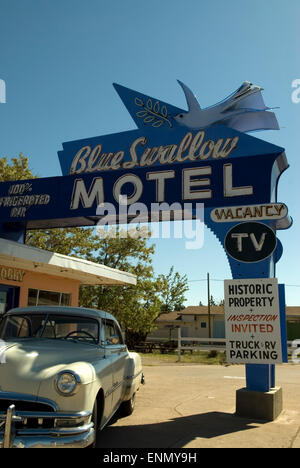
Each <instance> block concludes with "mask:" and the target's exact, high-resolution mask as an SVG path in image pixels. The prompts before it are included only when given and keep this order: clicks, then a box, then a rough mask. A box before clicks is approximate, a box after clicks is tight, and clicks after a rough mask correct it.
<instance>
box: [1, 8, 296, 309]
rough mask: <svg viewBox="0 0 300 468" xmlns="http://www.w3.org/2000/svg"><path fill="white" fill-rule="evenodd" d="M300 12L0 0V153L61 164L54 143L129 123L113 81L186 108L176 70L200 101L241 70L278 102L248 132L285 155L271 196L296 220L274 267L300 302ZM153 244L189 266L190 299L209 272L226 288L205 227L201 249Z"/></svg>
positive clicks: (224, 89)
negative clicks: (260, 128) (272, 121)
mask: <svg viewBox="0 0 300 468" xmlns="http://www.w3.org/2000/svg"><path fill="white" fill-rule="evenodd" d="M299 20H300V3H299V0H289V1H288V2H284V1H283V0H263V1H261V0H260V1H257V0H252V1H251V2H244V1H243V2H242V1H240V0H227V1H224V0H210V1H209V2H208V1H203V0H185V1H184V2H183V1H182V0H152V1H151V2H148V1H146V0H126V1H125V0H109V1H108V0H107V1H106V0H88V1H87V2H82V1H81V0H0V79H3V80H5V83H6V88H7V96H6V101H7V102H6V104H0V156H7V157H9V158H10V157H13V156H15V155H17V154H19V153H20V152H23V153H24V154H25V155H26V156H28V157H29V158H30V165H31V169H32V171H33V172H34V173H37V174H38V175H39V176H41V177H47V176H55V175H60V174H61V170H60V165H59V161H58V157H57V151H59V150H61V149H62V148H61V144H62V142H65V141H70V140H77V139H80V138H86V137H92V136H96V135H105V134H109V133H114V132H120V131H125V130H130V129H134V128H135V126H134V123H133V121H132V119H131V117H130V116H129V114H128V112H127V111H126V109H125V107H124V106H123V104H122V102H121V100H120V98H119V96H118V95H117V93H116V91H115V90H114V88H113V86H112V83H113V82H117V83H120V84H122V85H124V86H128V87H129V88H132V89H136V90H137V91H140V92H142V93H145V94H147V95H150V96H153V97H157V98H159V99H161V100H163V101H165V102H168V103H170V104H173V105H175V106H178V107H182V108H186V103H185V98H184V95H183V93H182V90H181V88H180V87H179V85H178V83H177V81H176V80H177V79H180V80H181V81H183V82H184V83H186V84H187V85H188V86H189V87H190V88H191V89H192V90H193V91H194V92H195V94H196V95H197V97H198V99H199V102H200V104H201V106H202V107H206V106H209V105H211V104H214V103H216V102H218V101H220V100H221V99H223V98H224V97H226V96H227V95H228V94H230V93H231V92H232V91H234V90H235V89H236V88H238V86H240V84H241V83H242V82H243V81H244V80H249V81H251V82H253V83H254V84H257V85H260V86H262V87H263V88H264V93H263V94H264V99H265V102H266V104H267V105H268V106H270V107H272V106H279V109H278V110H276V115H277V118H278V121H279V124H280V127H281V130H280V131H269V132H261V133H257V134H254V136H256V137H259V138H262V139H265V140H267V141H270V142H272V143H275V144H277V145H279V146H283V147H284V148H285V149H286V154H287V158H288V161H289V163H290V168H289V169H288V170H287V171H286V172H285V173H284V174H283V175H282V177H281V180H280V183H279V192H278V194H279V196H278V200H279V201H281V202H284V203H286V204H287V206H288V207H289V212H290V214H291V216H292V217H293V219H294V225H293V226H292V228H291V229H289V230H287V231H280V232H278V237H279V238H280V239H281V241H282V243H283V247H284V253H283V257H282V259H281V260H280V262H279V263H278V264H277V277H278V278H279V281H280V282H283V283H285V284H286V285H289V286H287V288H286V295H287V304H288V305H300V298H299V293H300V275H299V267H298V262H299V253H298V242H299V237H300V236H299V234H300V232H299V226H298V220H299V199H300V196H299V195H300V184H299V180H298V179H299V159H300V156H299V136H298V135H299V121H300V103H299V104H295V103H293V102H292V99H291V94H292V91H293V88H292V82H293V80H295V79H297V78H300V53H299V51H300V41H299V36H300V35H299V24H300V23H299ZM155 243H156V246H157V247H156V254H155V257H154V267H155V270H156V272H157V273H167V272H168V270H169V268H170V267H171V266H172V265H174V266H175V269H176V270H177V271H180V272H181V273H186V274H187V275H188V279H189V281H190V283H189V285H190V292H189V294H188V301H187V303H186V305H197V304H198V303H199V301H200V300H201V301H202V302H204V303H205V301H206V283H205V281H203V280H205V278H206V274H207V272H209V273H210V276H211V279H212V282H211V292H212V294H213V295H214V296H215V297H216V298H217V299H221V298H222V295H223V281H222V280H223V279H224V278H230V271H229V267H228V264H227V260H226V257H225V253H224V252H223V251H222V249H221V248H220V246H219V243H218V242H217V241H216V239H215V238H214V236H213V235H212V234H211V233H210V232H209V231H208V230H205V241H204V246H203V247H202V248H201V249H199V250H198V251H194V250H186V249H185V245H184V244H185V241H184V240H183V239H178V240H172V239H162V240H159V241H155ZM196 280H202V281H196ZM215 280H218V281H215ZM293 285H294V286H293ZM297 285H298V286H297Z"/></svg>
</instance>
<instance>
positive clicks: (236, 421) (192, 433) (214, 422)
mask: <svg viewBox="0 0 300 468" xmlns="http://www.w3.org/2000/svg"><path fill="white" fill-rule="evenodd" d="M257 422H258V421H255V420H251V419H246V418H240V417H238V416H235V415H234V414H229V413H221V412H217V411H214V412H209V413H203V414H197V415H191V416H182V417H178V418H174V419H171V420H169V421H165V422H160V423H154V424H140V425H135V426H128V425H126V426H122V425H120V420H119V425H112V426H108V427H106V428H105V429H104V430H103V431H102V432H101V433H100V434H99V436H98V441H97V448H181V447H183V446H184V445H186V444H187V443H189V442H192V441H193V440H194V439H196V438H199V437H200V438H204V439H212V438H214V437H218V436H221V435H225V434H232V433H234V432H239V431H245V430H251V429H254V428H255V427H257V425H256V424H255V423H257ZM259 423H260V424H261V423H262V421H259Z"/></svg>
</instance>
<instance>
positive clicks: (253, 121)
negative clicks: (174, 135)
mask: <svg viewBox="0 0 300 468" xmlns="http://www.w3.org/2000/svg"><path fill="white" fill-rule="evenodd" d="M178 82H179V84H180V86H181V87H182V89H183V91H184V94H185V97H186V101H187V104H188V111H187V112H181V113H179V114H177V115H175V116H174V120H175V121H176V122H177V123H178V124H179V125H184V126H186V127H189V128H199V127H200V128H201V127H203V128H205V127H210V126H212V125H217V124H218V125H224V126H226V127H230V128H234V129H235V130H238V131H240V132H251V131H255V130H279V125H278V122H277V119H276V116H275V114H274V112H269V109H270V108H269V107H266V105H265V103H264V100H263V97H262V94H261V91H262V88H260V87H259V86H253V85H252V83H250V82H249V81H245V82H244V83H243V84H242V85H241V86H240V87H239V88H238V89H237V90H236V91H235V92H234V93H232V94H231V95H230V96H228V97H227V98H226V99H224V100H223V101H221V102H219V103H218V104H215V105H213V106H211V107H207V108H205V109H201V107H200V105H199V103H198V100H197V98H196V96H195V95H194V94H193V92H192V91H191V90H190V89H189V88H188V87H187V86H186V85H185V84H184V83H182V82H181V81H179V80H178Z"/></svg>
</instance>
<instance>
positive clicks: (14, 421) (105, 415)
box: [0, 306, 144, 448]
mask: <svg viewBox="0 0 300 468" xmlns="http://www.w3.org/2000/svg"><path fill="white" fill-rule="evenodd" d="M140 383H144V376H143V373H142V366H141V359H140V356H139V355H138V354H137V353H131V352H128V350H127V347H126V345H125V344H124V340H123V336H122V333H121V330H120V327H119V324H118V322H117V321H116V319H115V318H114V317H113V316H112V315H110V314H109V313H106V312H102V311H98V310H92V309H85V308H76V307H54V306H51V307H50V306H49V307H48V306H47V307H42V306H39V307H23V308H17V309H12V310H10V311H9V312H7V313H5V314H4V315H3V316H2V318H1V321H0V447H4V448H9V447H13V448H26V447H28V448H41V447H88V446H93V445H95V441H96V434H97V431H98V430H101V429H103V428H104V426H106V425H107V424H108V423H109V421H110V420H111V419H112V417H113V416H114V415H115V413H116V412H117V410H119V411H120V412H122V413H123V415H129V414H131V413H132V411H133V409H134V401H135V394H136V392H137V391H138V389H139V387H140Z"/></svg>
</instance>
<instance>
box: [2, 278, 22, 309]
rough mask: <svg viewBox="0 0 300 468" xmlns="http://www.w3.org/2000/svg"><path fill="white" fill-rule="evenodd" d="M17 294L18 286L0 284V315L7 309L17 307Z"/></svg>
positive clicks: (18, 291)
mask: <svg viewBox="0 0 300 468" xmlns="http://www.w3.org/2000/svg"><path fill="white" fill-rule="evenodd" d="M19 296H20V288H18V287H16V286H6V285H5V284H0V315H2V314H4V313H5V312H6V311H7V310H10V309H13V308H14V307H18V305H19Z"/></svg>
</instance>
